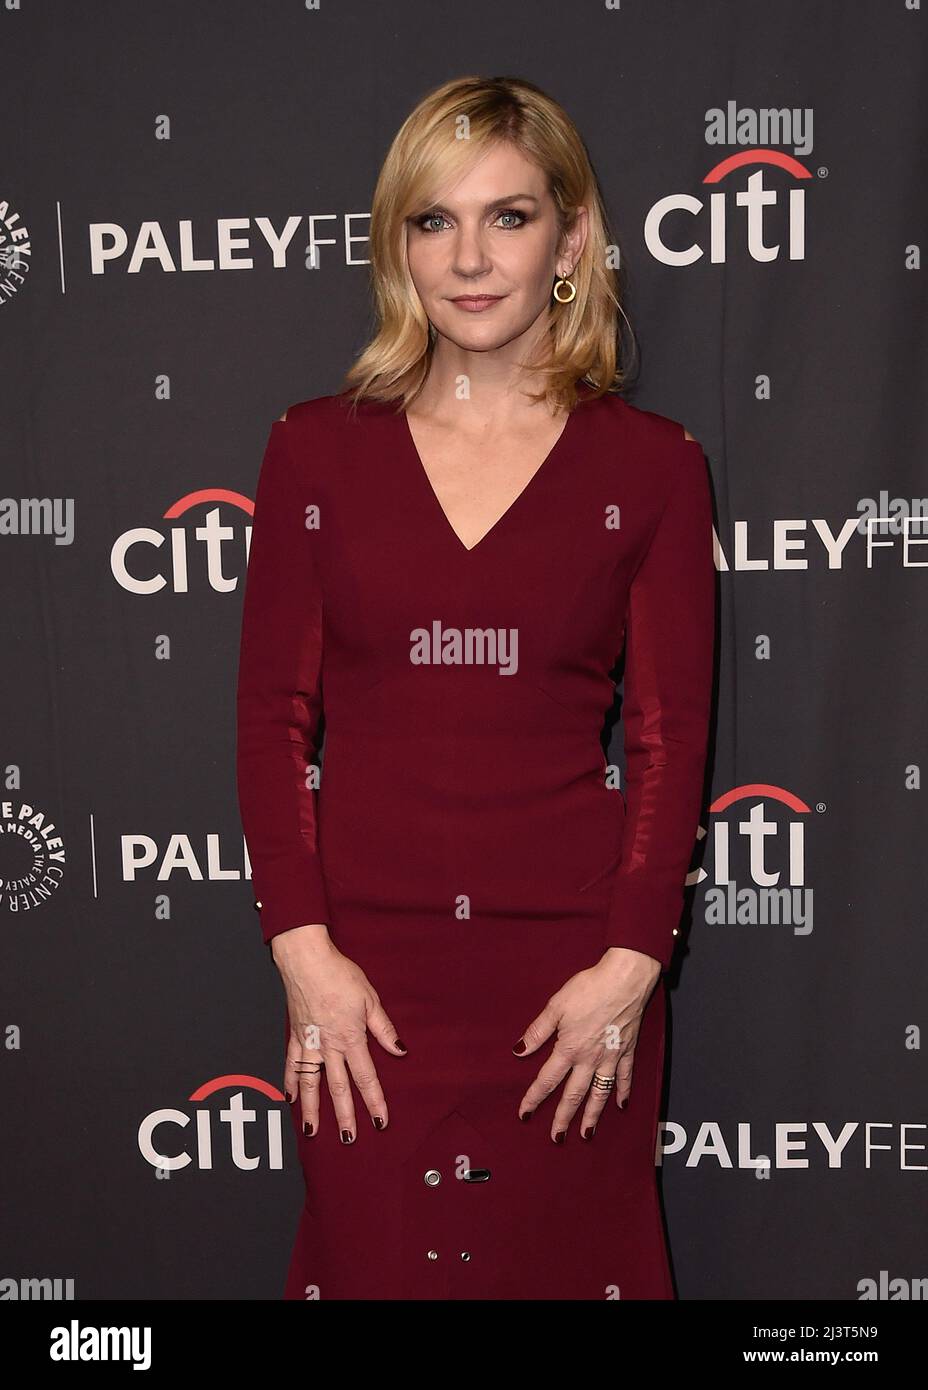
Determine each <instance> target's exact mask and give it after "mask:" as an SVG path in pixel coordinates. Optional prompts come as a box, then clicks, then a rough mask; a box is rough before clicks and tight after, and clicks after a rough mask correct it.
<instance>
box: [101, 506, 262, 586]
mask: <svg viewBox="0 0 928 1390" xmlns="http://www.w3.org/2000/svg"><path fill="white" fill-rule="evenodd" d="M221 506H228V507H235V508H236V509H237V510H238V511H239V512H241V513H243V514H244V515H245V516H246V517H248V518H249V519H250V518H251V517H253V516H254V513H255V504H254V502H253V501H252V499H251V498H250V497H246V496H245V495H244V493H241V492H233V491H231V490H230V489H229V488H222V487H214V488H200V489H199V490H198V491H196V492H188V493H187V494H186V496H185V497H181V498H179V499H178V500H177V501H176V502H174V503H173V504H172V505H171V506H170V507H168V509H167V511H166V512H165V513H164V517H163V520H164V521H165V522H182V523H184V524H181V525H176V526H165V527H164V528H163V529H161V530H156V529H155V528H154V527H152V526H135V527H133V528H132V529H131V530H129V531H124V532H123V533H122V535H121V536H117V537H116V540H115V541H114V542H113V546H112V549H111V550H110V569H111V570H112V572H113V577H114V579H115V580H116V582H117V584H119V585H120V587H121V588H123V589H127V590H128V591H129V593H130V594H157V593H159V592H160V591H161V590H162V589H165V588H170V589H171V590H172V591H173V592H174V593H175V594H186V593H188V592H189V589H190V578H191V572H193V574H194V575H195V576H196V577H197V579H198V581H199V582H201V583H203V582H205V584H206V585H207V586H208V587H209V588H211V589H213V590H214V591H215V592H216V593H220V594H227V593H231V592H232V590H234V589H236V588H237V587H238V580H239V572H240V570H241V569H242V565H243V563H244V565H246V566H247V564H248V553H249V550H250V548H251V526H250V525H247V526H246V527H245V528H244V534H243V532H242V530H241V529H240V528H239V527H237V526H231V525H225V526H224V525H223V524H222V522H221V521H220V516H219V509H220V507H221ZM201 507H210V510H209V511H208V512H207V513H206V515H205V517H204V518H203V520H202V522H201V523H200V524H199V525H197V526H192V527H191V526H190V525H189V524H187V523H189V521H190V513H192V512H195V511H196V510H197V509H198V508H201ZM230 550H231V551H232V553H233V565H232V568H233V573H232V574H231V575H230V574H227V573H226V569H225V564H224V562H225V561H226V559H227V558H228V556H229V551H230Z"/></svg>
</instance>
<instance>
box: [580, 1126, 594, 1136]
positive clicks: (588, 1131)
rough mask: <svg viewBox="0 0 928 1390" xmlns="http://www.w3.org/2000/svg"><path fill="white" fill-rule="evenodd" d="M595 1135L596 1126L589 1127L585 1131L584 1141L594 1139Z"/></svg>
mask: <svg viewBox="0 0 928 1390" xmlns="http://www.w3.org/2000/svg"><path fill="white" fill-rule="evenodd" d="M595 1133H596V1126H595V1125H587V1127H586V1129H585V1130H584V1131H583V1138H584V1139H592V1138H593V1135H594V1134H595Z"/></svg>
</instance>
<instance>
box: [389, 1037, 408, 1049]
mask: <svg viewBox="0 0 928 1390" xmlns="http://www.w3.org/2000/svg"><path fill="white" fill-rule="evenodd" d="M393 1046H394V1047H398V1048H399V1050H400V1052H408V1051H409V1048H408V1047H407V1046H406V1044H405V1043H402V1042H400V1040H399V1038H397V1039H396V1042H395V1043H394V1044H393Z"/></svg>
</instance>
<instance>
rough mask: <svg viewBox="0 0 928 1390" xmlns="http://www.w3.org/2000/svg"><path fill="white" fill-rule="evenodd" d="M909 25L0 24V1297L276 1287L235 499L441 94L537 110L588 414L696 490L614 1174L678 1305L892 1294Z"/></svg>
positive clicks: (480, 17) (902, 1182) (913, 451)
mask: <svg viewBox="0 0 928 1390" xmlns="http://www.w3.org/2000/svg"><path fill="white" fill-rule="evenodd" d="M926 10H928V6H924V7H923V6H921V5H919V4H918V3H916V0H908V3H907V0H834V3H827V0H783V3H779V4H770V3H761V2H760V0H716V2H715V3H711V4H710V3H696V2H695V0H694V2H693V3H685V0H621V3H620V0H612V3H608V2H607V3H604V2H603V0H573V3H570V4H567V3H566V0H562V2H561V3H548V2H547V0H536V3H533V4H531V5H528V4H522V3H517V2H516V0H510V3H500V0H496V3H493V0H472V2H471V3H469V4H467V5H465V6H463V7H462V6H460V5H458V4H455V3H451V2H450V0H396V2H395V3H384V2H383V0H322V3H318V4H309V3H303V0H264V3H262V4H260V5H258V4H254V3H248V2H247V0H222V3H218V0H197V3H192V2H191V0H188V3H181V0H157V2H156V3H151V4H139V3H128V0H126V3H121V4H120V3H115V0H96V3H89V2H88V3H80V0H70V3H68V2H67V0H56V2H55V3H38V0H35V2H34V0H21V3H18V4H17V3H14V0H6V3H4V4H3V5H2V6H0V46H2V54H3V64H2V68H3V82H4V88H5V92H4V95H5V101H4V118H3V123H4V140H3V144H4V152H3V157H2V159H0V353H2V357H0V379H2V383H3V388H2V406H0V427H2V486H0V567H2V574H0V591H2V612H3V619H2V623H3V629H2V645H0V653H2V656H0V659H2V665H3V682H2V691H3V694H2V701H3V708H2V714H3V719H2V731H0V739H2V745H0V777H2V797H0V887H2V895H0V939H2V948H3V964H2V971H0V1001H2V1002H0V1026H2V1037H3V1054H2V1089H3V1095H2V1114H0V1120H2V1132H3V1143H2V1146H0V1191H2V1194H3V1196H2V1201H3V1204H4V1219H3V1231H2V1237H0V1281H2V1282H0V1289H2V1296H3V1297H13V1298H17V1297H19V1298H26V1297H35V1296H40V1295H41V1294H42V1293H45V1294H46V1295H51V1294H57V1296H60V1297H75V1298H109V1297H117V1296H125V1297H129V1298H145V1299H152V1298H159V1299H160V1298H182V1299H209V1298H219V1299H233V1298H244V1299H254V1298H267V1299H276V1298H279V1297H280V1294H281V1292H282V1288H283V1279H284V1274H285V1269H286V1263H287V1259H288V1256H289V1251H290V1244H291V1241H292V1238H293V1234H294V1231H295V1228H296V1220H297V1214H298V1209H299V1205H300V1203H301V1202H302V1200H303V1186H302V1178H301V1174H300V1171H299V1165H298V1161H297V1157H296V1152H295V1147H294V1144H293V1142H292V1134H291V1131H290V1129H289V1121H288V1117H287V1115H286V1113H285V1107H284V1103H283V1101H282V1097H281V1094H280V1090H279V1086H280V1082H281V1079H282V1063H283V1053H282V1041H283V995H282V991H281V987H280V983H279V980H278V977H277V973H276V970H275V968H274V966H273V963H272V961H271V958H270V956H269V953H268V952H267V950H266V948H265V947H264V946H263V944H262V942H261V939H260V930H259V924H258V920H257V914H256V913H255V912H254V911H253V910H252V907H251V902H252V898H251V893H250V886H249V884H248V883H247V881H246V877H247V871H248V864H247V858H246V851H245V846H244V843H243V839H242V833H241V827H240V824H239V820H238V809H237V801H236V794H235V785H234V746H235V740H234V686H235V673H236V665H237V658H238V636H239V623H240V615H241V596H242V581H243V576H244V571H245V564H246V544H247V539H248V533H249V529H248V528H249V524H250V517H251V510H252V499H253V497H254V489H255V482H256V477H257V471H258V466H259V463H260V459H261V454H262V450H263V446H264V443H265V441H266V438H267V433H268V430H269V428H270V424H271V422H272V421H273V420H274V419H275V418H276V417H277V416H278V415H281V414H282V413H283V411H284V409H285V408H286V407H287V406H288V405H290V404H291V403H293V402H295V401H299V400H304V399H306V398H308V397H312V396H316V395H322V394H327V393H330V392H333V391H336V390H338V389H340V386H341V378H342V373H343V372H344V371H345V370H346V369H347V367H348V366H349V364H350V363H351V361H352V359H353V357H354V356H355V354H356V353H357V352H358V351H359V350H360V348H361V347H362V345H363V344H364V342H365V340H366V336H367V333H368V330H369V327H370V307H369V292H368V269H367V264H366V259H367V243H366V236H367V232H368V215H369V206H370V201H369V200H370V194H371V190H372V188H373V184H374V181H375V178H376V174H377V171H378V168H379V165H380V162H381V160H382V159H383V156H384V154H385V152H386V149H387V146H388V144H389V142H390V140H391V139H392V136H393V134H394V133H395V131H396V129H397V127H398V126H399V124H400V122H401V121H402V120H403V118H404V117H405V115H406V114H407V112H408V111H409V109H410V108H411V107H412V106H413V105H414V104H415V102H416V101H418V100H419V99H420V97H421V96H423V95H424V93H425V92H426V91H428V90H430V89H431V88H432V87H434V86H436V85H437V84H438V83H439V82H443V81H445V80H447V79H448V78H450V77H454V76H460V75H463V74H466V73H480V74H483V75H487V76H489V75H492V74H497V73H502V74H517V75H520V76H524V77H527V78H529V79H531V80H532V81H534V82H536V83H538V84H539V85H540V86H542V87H543V88H545V89H546V90H548V91H549V92H550V93H551V94H552V95H553V96H554V97H556V98H557V99H558V100H559V101H561V102H562V103H563V104H564V105H565V107H566V108H567V110H568V111H569V112H570V113H571V115H572V116H573V117H574V119H575V120H576V122H577V123H578V125H579V127H580V129H581V131H582V133H583V135H584V137H585V139H586V141H587V144H588V147H589V149H590V153H591V156H592V159H593V161H594V164H595V166H596V169H597V172H598V174H599V178H600V180H601V183H602V187H603V190H604V193H605V195H606V198H607V201H608V204H609V208H610V212H611V215H612V218H613V221H614V225H615V230H616V232H617V234H618V236H619V238H620V241H621V244H622V246H623V250H624V254H625V259H626V263H627V270H628V284H629V293H628V298H627V301H626V305H625V308H626V311H627V312H628V314H629V317H630V319H631V322H632V324H633V326H634V328H635V332H636V335H637V342H638V348H639V355H638V363H637V369H636V372H635V380H634V383H633V385H632V386H631V388H630V391H629V399H630V400H632V402H633V403H634V404H637V405H639V406H643V407H644V408H647V409H654V410H658V411H660V412H662V413H664V414H668V415H671V416H673V417H674V418H675V419H678V420H680V421H682V422H683V423H684V424H685V425H686V426H687V428H688V429H689V430H690V432H691V433H692V434H694V435H695V436H696V437H697V438H698V439H699V440H700V441H701V442H702V444H703V447H704V449H705V451H706V455H707V458H708V460H709V464H710V467H711V471H712V476H713V482H714V492H715V503H716V511H717V523H716V525H717V539H718V544H717V557H718V568H719V588H720V604H721V607H720V641H719V646H720V653H719V656H720V661H719V687H718V716H717V724H716V728H715V730H714V734H713V741H712V750H711V759H712V786H711V797H710V798H709V799H708V800H707V803H706V807H705V814H704V817H703V820H702V829H701V840H700V844H699V845H698V846H695V847H694V860H693V871H692V874H691V878H692V882H693V890H692V893H691V894H688V898H689V899H691V906H690V907H689V908H688V913H687V917H686V919H685V926H686V931H685V933H684V936H685V941H686V948H685V949H681V950H680V951H679V953H678V954H679V957H680V960H679V964H678V967H677V969H676V970H675V973H674V976H673V984H674V986H675V988H674V989H673V991H672V995H671V999H672V1004H671V1013H672V1029H671V1037H670V1045H669V1059H670V1074H669V1081H668V1085H667V1090H666V1095H665V1100H664V1111H663V1114H664V1124H663V1128H662V1130H661V1136H660V1137H661V1141H662V1142H661V1147H660V1151H659V1153H658V1154H657V1155H656V1162H657V1163H658V1164H659V1166H660V1180H661V1185H662V1190H663V1196H664V1203H665V1209H666V1215H667V1220H668V1229H669V1235H670V1245H671V1253H672V1258H673V1264H674V1270H675V1275H676V1279H677V1284H678V1290H679V1294H680V1297H681V1298H683V1299H707V1298H719V1299H726V1300H739V1299H749V1298H762V1299H768V1298H780V1297H785V1298H791V1299H829V1298H837V1299H844V1300H851V1301H853V1300H859V1299H896V1298H903V1299H905V1298H917V1297H924V1296H925V1295H926V1283H925V1281H926V1279H928V1251H926V1239H925V1231H926V1213H928V1204H926V1190H928V1110H926V1094H928V1088H926V1071H925V1063H924V1058H923V1056H922V1051H923V1050H922V1047H921V1030H922V1027H923V1025H924V1023H925V1022H926V1019H925V1008H926V989H925V974H926V966H928V950H926V944H925V930H924V928H925V896H924V884H923V869H924V865H925V862H926V859H928V837H926V816H925V808H924V794H923V791H922V786H921V771H922V765H923V763H924V762H925V760H926V758H928V744H926V731H928V719H926V700H928V690H926V685H928V681H926V678H928V664H926V657H925V641H926V638H925V624H926V617H928V603H926V588H928V578H926V577H923V576H922V573H921V571H922V569H923V568H925V567H926V566H928V526H926V525H925V524H924V523H923V522H922V521H921V517H922V515H923V512H924V509H925V507H926V494H928V467H926V453H928V398H926V386H928V351H926V322H928V319H926V294H925V278H924V275H925V272H924V269H923V267H922V261H921V256H922V251H923V249H924V245H925V243H926V242H928V221H926V214H928V157H926V138H925V137H926V123H928V87H926V69H928V63H926V53H928V42H926V26H928V13H926ZM539 756H542V757H543V756H544V750H543V749H539ZM611 756H612V760H613V761H615V762H616V763H621V727H620V726H617V727H616V728H615V730H614V731H613V743H612V748H611ZM539 1219H543V1213H541V1214H540V1217H539ZM35 1281H40V1282H35ZM41 1281H47V1282H46V1283H42V1282H41Z"/></svg>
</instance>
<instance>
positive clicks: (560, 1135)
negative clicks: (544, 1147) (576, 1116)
mask: <svg viewBox="0 0 928 1390" xmlns="http://www.w3.org/2000/svg"><path fill="white" fill-rule="evenodd" d="M566 1132H567V1131H566V1130H563V1129H559V1130H558V1132H557V1134H555V1136H554V1142H555V1144H563V1142H564V1135H565V1134H566Z"/></svg>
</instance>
